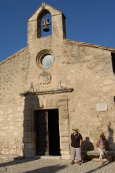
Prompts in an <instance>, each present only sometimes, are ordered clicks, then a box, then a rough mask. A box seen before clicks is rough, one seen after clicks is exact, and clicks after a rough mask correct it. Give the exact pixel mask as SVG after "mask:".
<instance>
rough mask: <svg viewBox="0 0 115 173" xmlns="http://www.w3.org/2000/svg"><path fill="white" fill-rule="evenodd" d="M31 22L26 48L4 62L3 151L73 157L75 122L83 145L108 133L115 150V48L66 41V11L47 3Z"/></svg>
mask: <svg viewBox="0 0 115 173" xmlns="http://www.w3.org/2000/svg"><path fill="white" fill-rule="evenodd" d="M46 15H50V17H51V18H50V20H47V19H46V18H44V17H45V16H46ZM43 18H44V23H43V24H42V19H43ZM27 24H28V25H27V30H28V36H27V37H28V38H27V40H28V45H27V47H25V48H23V49H21V50H20V51H18V52H16V53H15V54H13V55H12V56H10V57H8V58H7V59H6V60H4V61H2V62H1V63H0V154H1V155H17V156H25V157H26V158H31V157H35V156H39V155H55V156H61V157H62V158H69V157H70V134H71V131H72V127H73V126H74V127H77V128H78V129H79V131H80V133H81V134H82V136H83V140H84V149H86V150H90V149H91V147H90V144H92V145H93V149H95V148H96V141H97V139H98V137H99V134H100V132H102V131H103V132H104V133H105V136H106V137H107V139H108V140H109V145H110V148H111V150H114V149H115V49H112V48H108V47H103V46H98V45H94V44H88V43H83V42H77V41H71V40H67V39H66V26H65V16H64V14H63V13H62V12H60V11H58V10H56V9H55V8H53V7H51V6H49V5H47V4H45V3H43V4H42V5H41V6H40V7H39V8H38V10H37V11H35V13H34V14H33V15H32V17H30V18H29V19H28V22H27ZM42 27H44V28H43V30H45V31H47V33H48V32H49V27H50V31H51V33H50V35H48V36H44V35H42Z"/></svg>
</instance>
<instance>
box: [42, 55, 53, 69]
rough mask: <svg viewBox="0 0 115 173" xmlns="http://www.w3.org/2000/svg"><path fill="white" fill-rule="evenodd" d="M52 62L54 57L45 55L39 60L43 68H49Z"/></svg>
mask: <svg viewBox="0 0 115 173" xmlns="http://www.w3.org/2000/svg"><path fill="white" fill-rule="evenodd" d="M53 62H54V57H53V56H52V55H45V56H44V57H43V58H42V59H41V63H42V65H43V67H45V68H49V67H50V66H51V65H52V64H53Z"/></svg>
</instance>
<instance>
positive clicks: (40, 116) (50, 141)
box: [36, 109, 60, 156]
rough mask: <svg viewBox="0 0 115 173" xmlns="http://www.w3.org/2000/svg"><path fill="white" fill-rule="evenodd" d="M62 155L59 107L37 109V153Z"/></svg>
mask: <svg viewBox="0 0 115 173" xmlns="http://www.w3.org/2000/svg"><path fill="white" fill-rule="evenodd" d="M46 154H49V155H55V156H58V155H60V137H59V115H58V109H51V110H37V111H36V155H46Z"/></svg>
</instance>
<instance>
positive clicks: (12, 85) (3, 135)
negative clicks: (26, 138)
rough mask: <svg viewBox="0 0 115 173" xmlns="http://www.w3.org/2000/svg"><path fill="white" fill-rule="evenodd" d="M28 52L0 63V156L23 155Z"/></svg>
mask: <svg viewBox="0 0 115 173" xmlns="http://www.w3.org/2000/svg"><path fill="white" fill-rule="evenodd" d="M28 58H29V54H28V50H27V48H25V49H22V50H21V51H19V52H17V53H16V54H14V55H12V56H11V57H9V58H7V59H6V60H5V61H3V62H1V63H0V154H15V155H23V110H24V98H22V97H21V96H20V93H21V92H22V91H23V92H24V89H25V86H26V78H27V68H28Z"/></svg>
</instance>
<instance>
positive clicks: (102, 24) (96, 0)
mask: <svg viewBox="0 0 115 173" xmlns="http://www.w3.org/2000/svg"><path fill="white" fill-rule="evenodd" d="M42 2H46V3H47V4H49V5H51V6H53V7H55V8H56V9H58V10H60V11H62V12H63V13H64V14H65V16H66V31H67V39H70V40H75V41H81V42H87V43H92V44H97V45H102V46H108V47H112V48H115V0H44V1H43V0H0V61H2V60H4V59H6V58H7V57H8V56H10V55H12V54H14V53H16V52H17V51H18V50H20V49H22V48H24V47H26V46H27V19H28V18H29V17H31V15H32V14H33V13H34V11H36V10H37V8H38V7H39V6H40V5H41V4H42Z"/></svg>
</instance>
